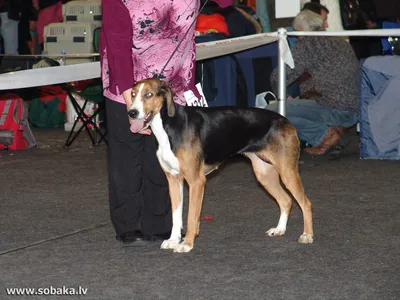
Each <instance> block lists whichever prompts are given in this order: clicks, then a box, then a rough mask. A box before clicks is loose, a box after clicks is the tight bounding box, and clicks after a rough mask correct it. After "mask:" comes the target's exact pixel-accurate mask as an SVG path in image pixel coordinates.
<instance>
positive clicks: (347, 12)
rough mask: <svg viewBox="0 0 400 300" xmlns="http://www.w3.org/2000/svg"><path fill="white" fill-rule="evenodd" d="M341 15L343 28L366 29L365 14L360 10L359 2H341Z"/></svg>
mask: <svg viewBox="0 0 400 300" xmlns="http://www.w3.org/2000/svg"><path fill="white" fill-rule="evenodd" d="M340 14H341V16H342V24H343V28H344V29H346V30H351V29H364V28H365V25H364V24H365V21H367V20H365V17H366V16H365V14H364V13H363V11H362V10H361V8H360V5H359V3H358V0H340Z"/></svg>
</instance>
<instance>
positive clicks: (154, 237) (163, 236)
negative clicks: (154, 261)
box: [145, 231, 171, 242]
mask: <svg viewBox="0 0 400 300" xmlns="http://www.w3.org/2000/svg"><path fill="white" fill-rule="evenodd" d="M170 236H171V231H168V232H165V233H157V234H146V235H145V239H146V241H149V242H157V241H164V240H168V239H169V238H170Z"/></svg>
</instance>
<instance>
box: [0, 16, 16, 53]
mask: <svg viewBox="0 0 400 300" xmlns="http://www.w3.org/2000/svg"><path fill="white" fill-rule="evenodd" d="M0 18H1V35H2V37H3V43H4V54H14V55H18V23H19V21H15V20H11V19H9V18H8V12H2V13H0Z"/></svg>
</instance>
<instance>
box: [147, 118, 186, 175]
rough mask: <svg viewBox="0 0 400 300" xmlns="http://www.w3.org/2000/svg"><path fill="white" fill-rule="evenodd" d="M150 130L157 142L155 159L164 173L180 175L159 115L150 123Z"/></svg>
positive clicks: (177, 163)
mask: <svg viewBox="0 0 400 300" xmlns="http://www.w3.org/2000/svg"><path fill="white" fill-rule="evenodd" d="M151 130H152V131H153V133H154V135H155V136H156V138H157V141H158V145H159V146H158V150H157V158H158V161H159V162H160V165H161V167H162V168H163V169H164V171H165V172H168V173H170V174H172V175H178V174H179V173H180V169H179V160H178V159H177V158H176V156H175V155H174V153H173V152H172V150H171V144H170V143H169V139H168V135H167V133H166V132H165V130H164V127H163V126H162V120H161V117H160V114H156V115H155V116H154V118H153V120H152V122H151Z"/></svg>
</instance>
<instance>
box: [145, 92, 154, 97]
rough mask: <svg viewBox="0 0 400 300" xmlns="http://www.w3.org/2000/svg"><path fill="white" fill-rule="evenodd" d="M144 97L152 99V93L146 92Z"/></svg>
mask: <svg viewBox="0 0 400 300" xmlns="http://www.w3.org/2000/svg"><path fill="white" fill-rule="evenodd" d="M144 96H145V97H146V98H151V97H153V93H151V92H148V93H146V94H145V95H144Z"/></svg>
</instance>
